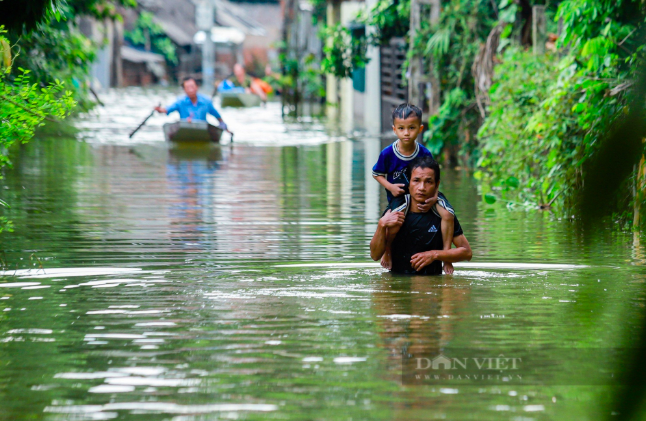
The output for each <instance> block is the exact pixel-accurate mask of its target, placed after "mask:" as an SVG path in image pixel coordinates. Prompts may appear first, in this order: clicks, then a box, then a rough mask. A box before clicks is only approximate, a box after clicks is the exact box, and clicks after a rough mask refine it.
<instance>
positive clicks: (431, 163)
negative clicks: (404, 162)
mask: <svg viewBox="0 0 646 421" xmlns="http://www.w3.org/2000/svg"><path fill="white" fill-rule="evenodd" d="M415 168H421V169H424V168H430V169H432V170H433V172H434V173H435V184H437V183H439V182H440V164H438V163H437V161H436V160H434V159H433V158H431V157H430V156H421V157H419V158H415V159H414V160H413V161H412V162H411V163H410V164H408V167H406V177H407V178H408V180H409V181H410V179H411V176H412V175H413V170H414V169H415Z"/></svg>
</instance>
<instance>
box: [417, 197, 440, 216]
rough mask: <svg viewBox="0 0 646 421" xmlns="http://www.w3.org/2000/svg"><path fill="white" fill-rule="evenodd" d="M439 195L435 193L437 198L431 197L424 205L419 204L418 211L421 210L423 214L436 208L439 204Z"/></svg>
mask: <svg viewBox="0 0 646 421" xmlns="http://www.w3.org/2000/svg"><path fill="white" fill-rule="evenodd" d="M437 195H438V192H435V196H433V197H429V198H428V199H426V201H425V202H424V203H419V204H418V205H417V210H419V211H420V212H422V213H426V212H428V211H429V210H431V208H432V207H433V206H435V204H436V203H437Z"/></svg>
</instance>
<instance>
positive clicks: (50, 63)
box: [0, 0, 136, 108]
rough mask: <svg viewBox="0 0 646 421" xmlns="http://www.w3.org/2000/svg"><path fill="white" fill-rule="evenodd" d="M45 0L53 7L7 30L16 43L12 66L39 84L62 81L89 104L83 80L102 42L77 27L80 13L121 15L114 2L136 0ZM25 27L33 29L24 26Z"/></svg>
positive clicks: (30, 3) (32, 1)
mask: <svg viewBox="0 0 646 421" xmlns="http://www.w3.org/2000/svg"><path fill="white" fill-rule="evenodd" d="M1 3H7V2H0V4H1ZM11 3H20V4H21V5H22V6H21V7H25V8H33V7H35V6H36V5H37V4H38V3H39V0H26V1H24V2H11ZM47 3H48V4H51V5H52V7H53V8H46V9H45V10H44V11H43V14H42V15H41V16H40V17H38V19H36V20H35V21H34V20H33V16H32V18H31V19H32V21H31V24H28V23H25V26H20V27H19V28H16V29H14V30H12V31H9V32H8V33H7V38H8V40H9V42H10V44H12V45H14V46H15V47H14V49H15V51H16V52H19V54H18V55H17V57H16V58H15V63H14V67H22V68H24V69H26V70H29V71H30V72H31V74H30V76H31V77H33V78H34V79H35V80H37V81H38V83H40V84H41V85H42V86H45V85H48V84H52V83H55V82H56V81H57V80H58V81H61V82H64V83H65V86H67V87H68V88H72V89H73V90H74V93H75V98H76V100H77V101H78V102H79V103H80V104H81V106H83V107H84V108H89V107H90V106H91V105H92V103H91V102H90V101H89V98H88V96H89V95H88V94H89V93H88V89H87V85H86V83H85V81H86V80H87V79H88V75H89V73H90V69H91V63H92V61H93V60H94V59H95V58H96V51H97V48H98V47H100V46H101V45H102V43H101V42H95V41H92V40H90V39H89V38H88V37H86V36H85V35H83V34H82V33H81V32H80V31H79V28H78V23H79V19H80V18H81V17H83V16H87V17H92V18H95V19H98V20H102V19H120V18H121V17H120V16H119V15H118V13H117V6H123V7H131V6H134V5H136V2H135V0H66V1H60V0H52V1H48V2H47ZM33 10H35V9H33ZM33 10H32V11H33ZM21 16H22V15H21ZM25 16H26V15H25ZM26 28H32V29H31V30H26ZM24 29H25V30H24ZM10 77H11V76H10Z"/></svg>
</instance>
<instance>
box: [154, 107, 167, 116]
mask: <svg viewBox="0 0 646 421" xmlns="http://www.w3.org/2000/svg"><path fill="white" fill-rule="evenodd" d="M155 111H157V112H158V113H163V114H166V108H164V107H160V106H157V107H155Z"/></svg>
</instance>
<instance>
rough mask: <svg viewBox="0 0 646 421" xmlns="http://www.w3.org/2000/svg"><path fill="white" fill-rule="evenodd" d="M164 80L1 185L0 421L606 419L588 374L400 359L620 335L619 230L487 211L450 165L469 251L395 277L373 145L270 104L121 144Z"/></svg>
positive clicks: (635, 269)
mask: <svg viewBox="0 0 646 421" xmlns="http://www.w3.org/2000/svg"><path fill="white" fill-rule="evenodd" d="M160 92H161V93H160ZM164 92H166V93H164ZM162 93H164V94H163V95H167V96H169V97H170V98H172V95H169V94H168V93H167V91H159V92H154V91H143V90H133V91H127V93H124V91H115V92H112V93H111V94H110V95H108V96H106V98H104V101H106V102H108V103H109V105H108V106H107V107H106V108H105V109H101V110H97V111H96V112H95V115H93V116H86V117H83V119H82V121H81V122H80V123H79V126H81V127H82V128H83V129H84V130H85V131H84V132H82V134H81V137H82V138H84V139H86V140H87V142H85V143H83V142H78V141H76V140H73V139H64V138H55V139H42V140H40V141H37V142H33V143H32V144H30V145H27V146H26V147H25V148H23V149H22V150H20V151H19V153H18V154H17V156H16V157H15V159H14V161H15V163H16V165H15V169H14V170H13V171H7V173H6V176H5V179H3V180H1V181H0V183H1V185H2V186H3V187H6V189H4V190H1V191H3V192H6V193H3V195H2V196H0V197H2V198H3V199H4V200H7V201H8V202H10V203H11V204H12V208H11V209H10V210H9V215H8V216H9V217H10V218H11V219H12V220H13V221H14V223H15V225H16V231H15V232H14V233H10V234H8V235H6V236H3V237H2V244H1V247H0V248H1V249H2V250H3V251H4V254H3V259H4V260H5V261H7V262H9V266H10V267H9V268H7V270H5V271H4V272H2V273H0V419H7V420H16V419H29V418H34V419H51V420H103V419H133V420H134V419H138V420H139V419H141V420H144V419H145V420H174V421H186V420H207V419H208V420H215V419H252V420H253V419H259V420H260V419H262V420H265V419H293V420H304V419H320V420H337V419H338V420H348V419H354V420H365V419H383V420H413V419H476V420H487V419H491V420H500V419H514V420H516V419H563V420H571V419H577V420H584V419H600V418H602V417H603V416H604V414H605V412H604V411H606V404H607V399H608V396H609V395H608V393H607V392H608V391H607V388H604V387H599V386H596V387H573V386H555V385H549V384H548V385H532V386H527V385H525V386H511V385H505V384H500V385H491V384H487V385H474V386H463V385H460V386H455V385H439V386H402V385H401V356H402V353H403V352H423V353H429V354H434V353H437V352H441V351H442V350H443V349H445V348H446V347H453V348H459V347H465V348H467V347H470V348H473V347H483V348H487V347H489V348H496V349H499V348H501V349H502V348H504V349H508V348H514V347H524V346H537V347H538V346H560V347H573V348H576V347H583V348H589V347H597V348H603V347H607V346H609V345H608V344H613V346H619V345H621V344H629V343H630V342H629V341H630V333H627V332H630V331H631V328H632V329H634V326H636V325H637V323H638V320H639V317H638V315H637V313H638V312H640V311H641V309H642V308H643V306H644V298H645V297H644V294H643V291H642V289H641V288H642V285H643V283H644V280H645V278H644V275H643V274H642V273H641V271H640V268H639V266H637V265H638V264H639V263H640V262H641V259H643V257H641V256H643V252H642V251H641V249H640V248H635V249H633V250H631V248H630V244H633V237H632V235H629V234H620V233H616V232H615V233H613V232H610V231H608V232H600V233H598V235H597V236H596V237H594V238H587V237H583V236H582V235H581V233H580V232H579V231H578V228H577V226H576V225H575V224H574V223H572V222H571V221H567V220H559V219H558V218H555V217H553V216H552V215H550V214H548V213H538V212H536V213H525V212H510V211H508V210H506V209H504V208H488V207H487V206H485V205H482V204H481V203H480V202H479V200H478V195H477V191H476V187H475V185H474V184H473V182H472V181H471V179H470V177H469V174H467V173H460V172H447V174H446V175H445V176H444V177H443V181H442V184H443V186H442V189H443V191H444V192H445V194H446V195H447V196H448V197H450V199H451V202H452V203H454V204H455V207H456V209H457V212H458V213H459V215H460V221H461V223H462V224H463V227H464V229H465V232H466V234H467V237H468V238H469V240H470V242H471V244H472V246H473V249H474V261H473V262H470V263H464V264H462V265H456V266H457V270H456V275H455V276H453V277H433V278H429V277H398V276H392V275H390V274H388V273H384V272H383V271H382V270H381V269H380V268H379V267H378V266H376V265H375V264H374V263H372V262H368V242H369V239H370V237H371V236H372V233H373V231H374V228H375V223H376V219H377V218H378V216H379V214H380V209H381V207H383V204H384V203H383V197H382V198H381V201H380V198H379V189H378V186H377V183H376V182H374V181H373V180H372V176H371V171H370V169H371V166H372V164H373V162H374V161H375V160H376V156H377V155H378V153H379V149H380V141H379V140H378V139H370V138H362V139H356V140H352V141H349V140H341V139H330V138H328V137H326V135H325V134H324V132H323V130H322V126H321V125H320V124H319V123H317V122H304V123H299V122H294V123H290V124H282V123H281V122H280V121H279V120H278V118H277V115H276V110H275V109H274V108H273V107H272V105H271V104H270V105H269V106H268V108H267V109H260V108H259V109H254V110H235V111H233V110H231V111H230V110H228V109H225V110H223V115H225V118H226V119H227V121H230V122H231V125H232V126H233V125H236V126H237V127H235V131H236V142H235V143H234V144H233V145H228V144H227V145H223V146H212V147H208V148H206V149H201V148H191V149H186V148H169V147H168V146H167V145H166V144H165V143H164V142H163V141H162V136H161V131H160V129H159V127H160V125H161V124H162V123H163V121H164V120H163V118H161V117H159V118H156V119H155V120H153V122H152V124H151V126H150V127H148V128H147V129H146V130H145V131H144V132H143V133H142V135H141V137H139V135H137V136H136V137H135V138H134V139H133V140H132V141H129V140H128V139H127V132H128V130H129V128H130V127H132V126H136V123H137V119H139V115H138V114H139V113H143V114H145V112H144V111H146V110H143V109H142V106H141V104H148V103H155V101H157V99H158V98H159V97H160V95H162ZM117 98H120V99H123V101H121V102H117V101H116V99H117ZM164 98H165V97H164ZM278 111H279V109H278ZM146 112H147V111H146ZM238 139H240V142H238ZM332 140H334V141H332ZM565 364H567V362H565Z"/></svg>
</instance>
